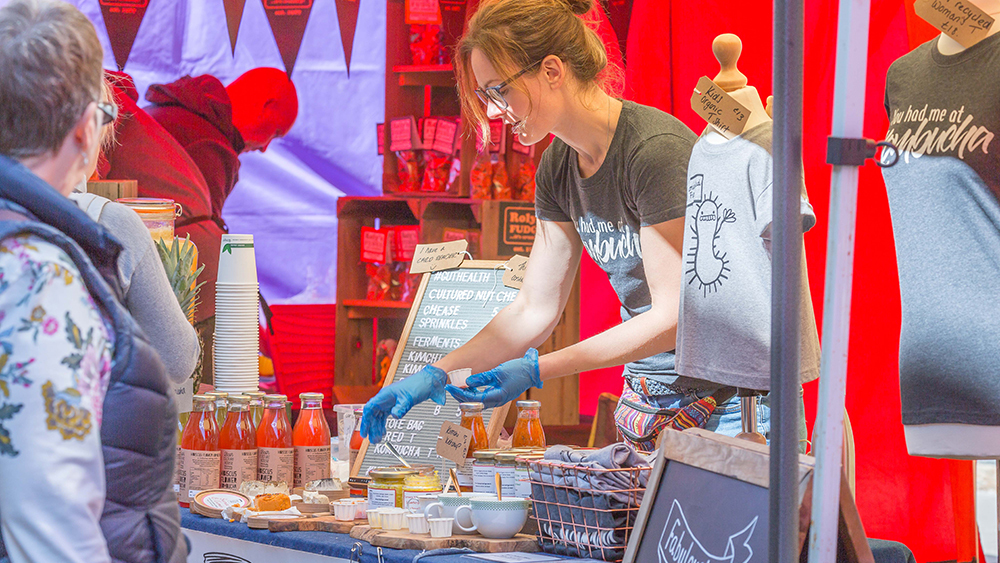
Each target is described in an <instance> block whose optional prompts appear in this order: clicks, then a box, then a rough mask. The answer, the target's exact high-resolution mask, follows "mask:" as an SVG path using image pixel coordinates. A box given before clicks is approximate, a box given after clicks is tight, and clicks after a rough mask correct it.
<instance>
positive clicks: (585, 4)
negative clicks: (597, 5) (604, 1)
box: [563, 0, 594, 16]
mask: <svg viewBox="0 0 1000 563" xmlns="http://www.w3.org/2000/svg"><path fill="white" fill-rule="evenodd" d="M563 2H564V3H565V4H566V5H567V6H569V9H570V10H572V12H573V13H574V14H576V15H578V16H582V15H583V14H586V13H587V12H589V11H590V9H591V8H593V7H594V0H563Z"/></svg>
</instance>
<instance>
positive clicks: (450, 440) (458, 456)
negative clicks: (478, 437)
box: [437, 420, 472, 467]
mask: <svg viewBox="0 0 1000 563" xmlns="http://www.w3.org/2000/svg"><path fill="white" fill-rule="evenodd" d="M471 442H472V431H471V430H468V429H466V428H462V427H461V426H459V425H457V424H455V423H454V422H452V421H450V420H446V421H445V423H444V424H442V425H441V431H440V432H438V439H437V453H438V455H439V456H441V457H443V458H445V459H447V460H449V461H454V462H455V463H456V464H457V465H458V466H460V467H461V466H463V465H465V456H466V455H467V454H468V453H469V444H470V443H471Z"/></svg>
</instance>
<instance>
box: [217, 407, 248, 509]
mask: <svg viewBox="0 0 1000 563" xmlns="http://www.w3.org/2000/svg"><path fill="white" fill-rule="evenodd" d="M219 450H220V451H221V452H222V472H221V478H220V483H219V486H220V488H223V489H231V490H234V491H238V490H239V489H240V485H241V484H242V483H243V481H253V480H255V479H256V478H257V433H256V431H255V430H254V427H253V420H251V418H250V397H247V396H246V395H230V396H229V412H228V413H227V414H226V423H225V424H223V425H222V430H221V431H220V433H219Z"/></svg>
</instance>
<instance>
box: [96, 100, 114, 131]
mask: <svg viewBox="0 0 1000 563" xmlns="http://www.w3.org/2000/svg"><path fill="white" fill-rule="evenodd" d="M97 109H98V110H100V112H101V113H100V114H99V115H100V116H101V125H102V126H103V125H109V124H111V123H113V122H114V120H115V119H117V118H118V108H117V107H115V105H114V104H109V103H108V102H97Z"/></svg>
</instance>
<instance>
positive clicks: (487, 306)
mask: <svg viewBox="0 0 1000 563" xmlns="http://www.w3.org/2000/svg"><path fill="white" fill-rule="evenodd" d="M503 274H504V269H503V262H500V261H489V260H470V261H466V262H464V263H463V264H462V265H461V266H460V267H458V268H455V269H451V270H444V271H440V272H433V273H427V274H424V277H423V279H422V281H421V282H420V287H419V288H418V289H417V293H416V296H415V298H414V300H413V306H412V307H411V308H410V316H409V317H408V318H407V319H406V325H405V326H404V327H403V333H402V335H401V336H400V338H399V341H400V345H399V346H398V347H397V348H396V354H395V356H394V357H393V359H392V364H391V365H390V366H389V375H388V376H387V377H386V384H387V385H388V384H390V383H394V382H396V381H401V380H403V379H405V378H406V377H408V376H410V375H413V374H415V373H417V372H418V371H420V369H421V368H423V367H424V366H426V365H428V364H433V363H434V362H436V361H438V360H439V359H441V358H442V357H443V356H445V355H446V354H448V353H449V352H451V351H452V350H454V349H456V348H458V347H459V346H461V345H463V344H465V343H466V342H468V341H469V340H470V339H471V338H472V337H473V336H475V335H476V334H477V333H478V332H479V331H480V330H482V329H483V327H485V326H486V324H487V323H488V322H490V319H492V318H493V317H494V316H495V315H496V314H497V313H498V312H499V311H500V309H503V308H504V307H506V306H507V305H508V304H510V303H511V302H512V301H513V300H514V297H516V296H517V290H516V289H512V288H509V287H505V286H504V285H503V281H502V280H503ZM508 407H509V405H504V406H502V407H497V408H495V409H486V410H485V411H483V423H484V424H486V433H487V434H488V435H489V437H490V443H491V444H492V443H495V441H496V439H497V436H498V435H499V433H500V427H501V424H503V420H504V418H506V416H507V408H508ZM461 419H462V416H461V412H460V411H459V408H458V402H457V401H456V400H455V399H454V398H453V397H452V396H451V395H448V396H447V403H445V405H444V406H441V405H438V404H436V403H434V402H433V401H425V402H424V403H421V404H419V405H416V406H415V407H413V408H412V409H411V410H410V412H408V413H407V414H406V416H404V417H403V418H401V419H396V418H393V417H391V416H390V417H389V418H388V420H387V421H386V436H385V439H384V440H383V442H382V443H380V444H375V445H369V443H368V441H367V440H365V442H364V444H363V445H362V446H361V449H360V451H359V452H358V460H357V461H356V462H355V466H354V467H353V468H352V470H351V474H352V475H367V473H368V471H369V470H370V469H371V468H372V467H381V466H387V465H399V462H398V461H397V460H396V458H395V457H393V455H392V454H391V453H389V450H388V449H387V448H386V447H385V442H391V443H392V445H393V446H395V447H396V450H398V451H399V453H400V454H401V455H402V456H403V457H404V458H405V459H406V460H407V461H408V462H410V463H411V464H418V463H422V464H432V465H435V466H437V467H438V468H439V469H444V470H445V471H447V469H448V468H450V467H455V464H454V463H452V462H450V461H447V460H445V459H444V458H442V457H441V456H439V455H438V454H437V451H436V446H437V438H438V431H439V430H440V429H441V424H442V423H444V421H446V420H450V421H452V422H454V423H456V424H457V423H459V422H461Z"/></svg>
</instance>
